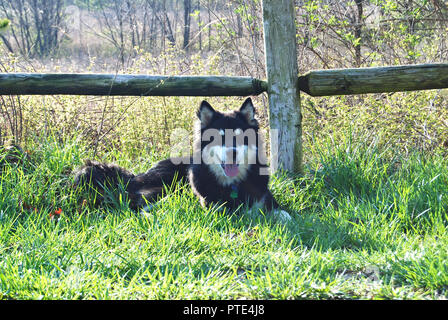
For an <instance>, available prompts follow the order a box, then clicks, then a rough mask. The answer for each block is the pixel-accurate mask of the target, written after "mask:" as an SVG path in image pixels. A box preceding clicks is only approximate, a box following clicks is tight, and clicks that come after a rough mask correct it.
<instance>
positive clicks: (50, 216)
mask: <svg viewBox="0 0 448 320" xmlns="http://www.w3.org/2000/svg"><path fill="white" fill-rule="evenodd" d="M61 213H62V209H61V208H58V209H57V210H56V211H55V212H53V213H50V214H49V218H50V219H53V218H54V216H58V217H59V216H60V215H61Z"/></svg>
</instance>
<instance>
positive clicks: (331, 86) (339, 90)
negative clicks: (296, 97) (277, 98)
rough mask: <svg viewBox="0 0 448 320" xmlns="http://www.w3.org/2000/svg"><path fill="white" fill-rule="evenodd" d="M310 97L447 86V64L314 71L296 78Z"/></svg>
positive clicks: (300, 86)
mask: <svg viewBox="0 0 448 320" xmlns="http://www.w3.org/2000/svg"><path fill="white" fill-rule="evenodd" d="M299 88H300V90H302V91H304V92H306V93H308V94H309V95H311V96H333V95H346V94H361V93H380V92H398V91H415V90H427V89H441V88H448V64H442V63H440V64H419V65H407V66H393V67H375V68H356V69H330V70H314V71H310V72H308V73H307V74H305V75H303V76H300V77H299Z"/></svg>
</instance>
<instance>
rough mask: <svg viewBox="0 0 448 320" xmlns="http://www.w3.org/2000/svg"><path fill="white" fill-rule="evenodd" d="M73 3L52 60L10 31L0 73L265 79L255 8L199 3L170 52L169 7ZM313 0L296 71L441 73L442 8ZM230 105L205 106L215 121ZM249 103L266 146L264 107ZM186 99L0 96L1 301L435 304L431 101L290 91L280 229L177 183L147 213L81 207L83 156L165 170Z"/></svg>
mask: <svg viewBox="0 0 448 320" xmlns="http://www.w3.org/2000/svg"><path fill="white" fill-rule="evenodd" d="M57 2H58V3H59V2H60V1H53V3H54V4H56V3H57ZM68 2H70V1H68ZM68 2H67V3H68ZM106 2H107V1H106ZM106 2H105V3H106ZM108 2H110V3H111V4H121V5H122V6H124V5H128V4H130V3H133V5H135V6H137V5H139V4H140V3H146V4H149V3H153V4H154V3H157V4H160V5H161V4H162V2H163V4H165V1H152V2H151V1H143V2H137V1H136V2H135V3H134V2H129V1H108ZM33 3H35V2H33ZM70 3H72V2H70ZM73 3H74V4H76V5H78V7H76V8H75V9H76V10H75V15H74V16H73V17H71V16H70V14H68V13H67V12H66V13H65V14H66V15H67V16H66V18H67V17H68V18H73V19H74V17H75V18H77V19H78V20H77V21H78V22H79V25H78V27H79V28H78V29H76V28H75V29H73V28H74V27H76V25H77V24H76V23H71V22H70V21H71V20H68V23H67V22H64V21H65V20H64V19H62V20H61V21H62V22H64V24H61V27H60V30H65V31H64V33H63V34H64V36H61V37H59V38H58V39H59V41H60V43H59V45H58V47H56V48H52V49H51V50H50V51H49V52H46V53H45V54H42V55H40V56H39V54H38V53H39V52H35V51H36V50H37V49H38V48H37V46H30V48H29V49H30V51H26V50H25V49H26V48H21V47H20V43H22V42H23V43H26V41H21V40H22V39H21V38H20V37H19V34H20V32H19V31H20V30H22V29H21V28H24V27H26V25H25V24H23V23H22V24H20V23H19V24H15V21H13V20H14V19H11V26H10V31H5V33H4V34H5V37H4V38H3V41H5V39H9V41H10V43H11V45H12V47H11V48H10V49H11V50H9V49H8V50H9V51H8V50H7V48H4V46H2V47H1V48H0V72H111V73H118V74H120V73H126V74H164V75H185V74H189V75H244V76H253V77H257V78H264V76H265V75H264V65H263V54H264V53H263V37H262V13H261V7H260V6H261V2H260V1H241V2H240V1H234V2H224V1H214V0H211V1H200V3H199V1H198V8H197V10H196V11H194V13H192V14H191V16H192V17H193V18H194V19H193V20H192V21H193V22H192V30H195V33H194V34H193V33H192V36H191V38H190V44H188V46H187V47H182V44H181V42H182V40H185V37H184V38H183V37H182V35H183V34H184V33H183V31H184V30H183V29H184V24H183V23H182V21H181V17H182V13H183V11H182V10H181V4H182V2H180V1H168V2H167V3H168V4H169V6H168V7H165V6H164V7H163V8H158V7H157V6H156V7H151V6H145V7H144V8H145V9H144V10H145V11H143V9H142V8H140V7H136V10H135V11H129V10H128V11H126V10H127V9H126V10H122V9H120V8H121V7H118V6H117V7H116V8H118V9H119V10H118V11H116V14H117V15H118V14H120V16H119V17H118V16H117V17H115V16H113V15H110V14H111V12H112V11H110V9H107V8H102V7H101V8H100V7H98V4H99V3H100V2H98V3H96V2H95V3H96V4H95V3H94V2H91V1H84V0H82V1H81V0H79V1H73ZM185 3H186V2H185ZM328 3H329V4H327V2H326V1H314V0H307V1H297V30H298V31H297V46H298V59H299V70H300V72H306V71H308V70H311V69H321V68H325V69H329V68H346V67H367V66H382V65H397V64H413V63H429V62H444V61H447V54H448V50H446V47H447V45H446V39H448V38H447V37H446V30H447V28H446V19H445V18H444V15H445V16H446V6H445V5H444V4H443V3H442V1H431V2H428V1H420V0H415V1H389V0H382V1H374V2H362V1H355V2H341V1H333V2H332V1H330V2H328ZM7 4H8V6H12V5H14V4H15V2H9V3H7ZM211 4H214V7H212V6H211ZM227 4H231V5H227ZM433 4H438V7H437V8H433V7H432V5H433ZM206 5H207V6H206ZM363 5H364V11H363V10H362V8H363V7H362V6H363ZM5 8H6V7H3V9H4V12H3V15H4V16H6V13H8V12H10V11H7V10H6V9H5ZM360 8H361V10H359V9H360ZM21 9H26V8H25V7H23V8H21ZM72 9H73V8H72ZM106 9H107V10H106ZM162 9H163V10H162ZM436 9H437V10H436ZM5 10H6V11H5ZM108 10H109V11H108ZM201 10H202V11H201ZM201 12H202V18H201V16H200V15H201ZM363 12H364V13H363ZM106 13H108V14H106ZM112 13H113V12H112ZM122 13H126V14H128V16H126V15H123V14H122ZM143 13H145V14H144V17H140V16H141V15H143ZM146 13H148V14H146ZM153 13H154V14H153ZM158 13H160V14H162V13H164V16H163V17H164V18H163V19H161V18H159V20H160V21H162V20H163V22H166V21H168V22H169V21H170V19H171V21H172V22H173V29H174V35H175V36H176V39H174V40H175V41H171V40H169V38H167V34H166V32H168V31H167V30H165V29H166V23H160V25H159V23H156V22H157V21H158V20H156V18H157V17H158V16H157V14H158ZM206 13H207V15H206ZM147 16H148V17H150V18H151V20H141V21H143V22H145V21H146V22H145V23H149V22H151V21H153V22H151V29H152V28H154V30H155V31H154V32H155V33H154V34H151V35H149V33H148V37H146V38H145V37H141V39H142V41H143V43H141V44H138V43H136V44H135V43H134V40H135V39H137V38H138V37H137V34H139V33H138V32H137V31H138V30H137V29H134V28H139V27H142V26H145V24H142V23H140V24H133V23H131V22H132V21H134V20H133V19H134V18H135V19H146V17H147ZM39 17H40V16H39V15H38V14H36V15H35V18H36V19H37V18H39ZM186 17H189V15H188V12H187V15H186ZM357 17H358V18H357ZM0 18H1V17H0ZM119 18H120V19H122V20H120V21H122V22H123V21H124V22H125V25H124V27H123V24H121V23H120V24H118V23H111V24H109V23H106V22H107V21H108V20H107V19H111V20H110V21H112V22H116V21H118V20H117V19H119ZM201 19H202V20H201ZM62 22H61V23H62ZM75 22H76V21H75ZM128 23H129V26H127V24H128ZM204 23H205V24H204ZM176 24H177V29H176ZM33 26H34V24H29V25H28V26H27V27H29V28H30V30H32V32H30V33H29V34H28V35H29V36H30V37H31V39H30V41H31V42H32V40H33V39H34V38H32V37H33V36H35V35H36V32H37V31H33V30H34V29H33V28H34V27H33ZM361 26H362V28H361ZM148 27H149V25H148ZM13 28H15V29H13ZM64 28H65V29H64ZM117 28H118V29H117ZM123 28H124V29H123ZM71 29H73V30H71ZM12 30H16V34H15V35H14V36H13V35H12ZM130 30H131V31H132V35H133V36H132V37H128V36H122V37H121V42H119V41H118V40H117V41H118V42H117V41H115V42H114V41H112V40H114V37H115V38H116V39H120V37H119V36H118V35H119V34H121V35H124V34H125V35H130V34H131V33H130ZM143 30H146V29H143ZM361 31H362V34H361ZM6 32H9V33H6ZM145 32H146V31H145ZM192 32H193V31H192ZM61 33H62V32H61ZM23 34H25V35H26V34H27V33H26V32H24V33H23ZM134 34H135V35H136V37H135V39H134ZM16 35H17V37H16ZM55 35H57V33H55ZM14 38H16V39H17V40H18V41H17V44H14V43H15V42H13V40H14ZM19 40H20V41H19ZM25 40H26V39H25ZM131 40H132V41H131ZM176 41H177V42H176ZM31 42H30V43H31ZM170 42H172V44H170ZM14 45H15V47H14ZM16 47H17V48H16ZM207 48H208V49H207ZM18 49H21V50H18ZM14 50H15V52H13V51H14ZM10 51H11V52H10ZM22 53H23V54H22ZM244 98H245V97H211V98H207V100H208V101H209V102H210V103H211V105H212V106H213V107H216V109H217V110H220V111H224V110H232V109H235V108H237V107H239V106H240V105H241V103H242V101H243V99H244ZM252 98H253V101H254V104H255V107H256V108H257V116H258V119H259V121H260V124H261V128H262V131H263V132H264V133H265V135H266V138H269V131H268V127H269V125H268V124H269V121H268V102H267V100H268V99H267V96H266V95H264V94H262V95H260V96H258V97H252ZM202 99H203V98H202V97H92V96H57V95H54V96H0V114H1V118H0V300H2V299H4V300H9V299H11V300H24V299H70V300H75V299H113V300H118V299H447V298H448V232H447V228H448V108H447V101H448V90H447V89H442V90H427V91H417V92H406V93H393V94H391V93H383V94H371V95H353V96H335V97H324V98H313V97H310V96H307V95H306V94H304V93H302V94H301V107H302V115H303V150H304V172H303V174H292V173H290V172H277V173H276V174H275V175H273V176H272V177H271V181H270V188H271V190H272V192H273V194H274V196H275V198H276V199H277V200H278V202H279V203H280V204H281V205H282V206H283V207H284V208H285V209H286V210H287V211H289V212H290V213H291V216H292V217H293V221H292V222H291V223H289V224H286V225H284V224H280V223H278V222H277V221H275V220H273V219H271V218H269V217H268V216H264V215H263V214H259V215H249V214H245V213H244V212H242V213H241V214H235V215H231V214H229V213H228V212H225V211H223V210H221V208H219V207H211V208H207V209H204V208H202V207H201V205H200V203H199V201H198V199H197V198H196V197H195V196H194V195H193V193H192V191H191V190H190V188H189V187H188V186H183V187H181V188H180V189H179V190H175V191H171V192H168V194H167V195H166V196H165V197H164V198H163V199H161V200H160V201H159V202H158V203H157V204H156V205H155V206H154V207H153V208H152V209H151V210H150V211H149V212H147V213H146V214H142V213H140V212H134V211H132V210H131V209H130V208H129V205H128V202H127V199H126V196H125V195H123V196H122V197H118V198H114V199H111V201H110V202H108V203H107V204H106V205H104V206H102V207H98V208H95V207H93V206H92V205H91V203H89V201H83V194H82V193H81V192H79V191H77V190H74V189H73V188H72V185H71V184H72V181H73V176H72V174H71V173H72V172H73V170H74V169H76V168H77V167H79V166H81V165H82V164H83V161H84V160H85V159H95V160H99V161H109V162H114V163H116V164H118V165H121V166H123V167H126V168H128V169H130V170H132V171H134V172H135V173H140V172H144V171H146V170H148V169H149V168H150V167H151V166H152V165H153V164H154V163H155V162H157V161H158V160H162V159H165V158H166V157H168V156H169V155H170V154H171V152H172V151H173V148H172V147H173V145H175V144H176V143H177V142H178V141H177V140H176V136H175V134H174V133H175V132H176V130H177V129H182V130H187V132H192V128H193V122H194V120H195V119H196V109H197V108H198V106H199V104H200V102H201V100H202ZM10 145H19V146H20V147H21V148H22V149H23V150H24V152H23V153H20V154H19V155H16V156H14V155H12V154H11V152H10V151H11V149H10V148H9V147H8V146H10Z"/></svg>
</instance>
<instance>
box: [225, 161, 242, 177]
mask: <svg viewBox="0 0 448 320" xmlns="http://www.w3.org/2000/svg"><path fill="white" fill-rule="evenodd" d="M238 172H239V170H238V165H237V164H225V165H224V173H225V174H226V176H228V177H234V176H236V175H238Z"/></svg>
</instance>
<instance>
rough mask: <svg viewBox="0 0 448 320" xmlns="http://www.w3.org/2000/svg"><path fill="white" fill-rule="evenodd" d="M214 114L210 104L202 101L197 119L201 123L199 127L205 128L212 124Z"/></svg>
mask: <svg viewBox="0 0 448 320" xmlns="http://www.w3.org/2000/svg"><path fill="white" fill-rule="evenodd" d="M215 114H216V111H215V109H213V108H212V106H211V105H210V103H208V102H207V101H205V100H204V101H202V102H201V105H200V107H199V110H198V118H199V120H200V121H201V127H202V128H205V127H207V126H208V125H209V124H210V122H212V119H213V116H214V115H215Z"/></svg>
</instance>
